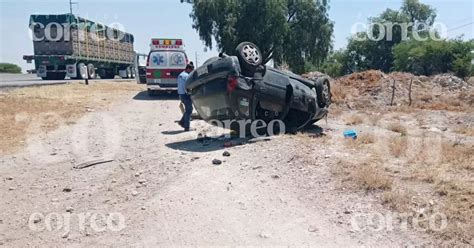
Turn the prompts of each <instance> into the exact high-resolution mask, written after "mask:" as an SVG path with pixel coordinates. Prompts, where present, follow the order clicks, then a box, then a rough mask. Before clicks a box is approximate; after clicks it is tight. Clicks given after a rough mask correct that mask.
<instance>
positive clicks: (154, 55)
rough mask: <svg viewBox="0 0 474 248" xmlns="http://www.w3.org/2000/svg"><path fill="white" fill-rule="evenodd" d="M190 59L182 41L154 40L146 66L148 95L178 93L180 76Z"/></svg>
mask: <svg viewBox="0 0 474 248" xmlns="http://www.w3.org/2000/svg"><path fill="white" fill-rule="evenodd" d="M187 63H188V57H187V55H186V53H185V51H184V45H183V41H182V40H181V39H152V41H151V44H150V53H149V54H148V60H147V66H146V84H147V89H148V94H149V95H150V96H153V95H155V93H156V92H157V91H168V92H171V91H176V90H177V89H178V76H179V74H180V73H181V72H182V71H184V69H185V68H186V65H187Z"/></svg>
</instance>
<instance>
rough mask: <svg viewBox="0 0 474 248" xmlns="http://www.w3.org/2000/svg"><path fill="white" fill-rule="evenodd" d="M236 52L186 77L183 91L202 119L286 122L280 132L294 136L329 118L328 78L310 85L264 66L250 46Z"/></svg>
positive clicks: (220, 56) (213, 59)
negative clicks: (327, 116) (293, 134)
mask: <svg viewBox="0 0 474 248" xmlns="http://www.w3.org/2000/svg"><path fill="white" fill-rule="evenodd" d="M237 54H238V55H237V56H227V55H225V54H220V55H219V57H214V58H211V59H209V60H208V61H206V62H205V63H204V64H203V65H202V66H200V67H198V68H197V69H196V70H194V71H193V72H192V73H191V74H190V76H189V78H188V81H187V82H186V88H187V90H188V92H189V93H190V95H191V99H192V101H193V104H194V106H195V107H196V109H197V111H198V113H199V115H200V116H201V117H202V118H203V119H204V120H206V121H208V122H210V123H216V122H215V121H214V120H217V121H229V120H237V121H239V120H246V121H250V122H253V121H257V120H260V121H263V122H264V123H267V124H268V123H270V122H272V121H279V122H278V123H283V124H284V125H283V126H282V125H280V126H279V127H278V128H279V129H282V128H284V131H285V132H294V131H298V130H301V129H303V128H305V127H308V126H310V125H312V124H313V123H315V122H316V121H318V120H320V119H322V118H324V117H325V116H326V115H327V114H328V107H329V105H330V102H331V94H330V84H329V79H328V78H327V77H321V78H318V79H317V80H315V81H313V80H308V79H304V78H302V77H300V76H299V75H296V74H293V73H291V72H287V71H281V70H277V69H274V68H272V67H269V66H265V65H262V64H261V61H262V58H261V56H259V55H260V51H259V50H258V47H256V46H255V45H254V44H252V43H250V42H243V43H241V44H240V45H239V46H238V47H237ZM231 128H232V129H234V128H235V127H233V126H232V127H231ZM240 130H241V129H240ZM246 131H248V130H246Z"/></svg>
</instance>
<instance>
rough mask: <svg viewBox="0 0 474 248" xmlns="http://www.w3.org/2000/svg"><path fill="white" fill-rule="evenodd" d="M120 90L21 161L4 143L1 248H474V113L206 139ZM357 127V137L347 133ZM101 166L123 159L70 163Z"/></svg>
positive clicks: (27, 142) (385, 117)
mask: <svg viewBox="0 0 474 248" xmlns="http://www.w3.org/2000/svg"><path fill="white" fill-rule="evenodd" d="M121 85H122V86H121V87H125V88H126V89H127V90H123V91H120V92H118V93H117V92H112V93H110V95H111V96H113V98H114V99H113V101H112V100H111V101H110V102H109V103H108V104H104V105H102V106H101V107H99V108H94V111H82V112H81V113H80V114H78V115H74V117H73V118H71V119H69V121H68V122H67V123H61V124H59V125H57V127H55V128H52V129H48V130H44V131H42V132H37V133H36V134H29V135H25V136H24V139H23V142H24V143H23V144H22V145H20V146H19V147H20V148H16V151H15V152H11V151H12V150H11V149H7V148H8V146H11V143H3V142H2V149H4V151H7V150H8V151H10V152H4V153H3V155H0V175H1V177H2V178H1V180H0V184H2V187H0V197H1V198H2V199H3V200H2V201H1V202H0V209H1V211H0V246H6V247H30V246H35V247H37V246H41V247H43V246H61V247H62V246H70V247H79V246H94V247H96V246H131V247H156V246H203V245H206V246H211V245H212V246H223V245H226V246H237V245H239V246H298V247H300V246H323V247H362V246H364V247H367V246H371V247H380V246H384V247H401V246H403V247H406V246H437V245H443V244H444V245H453V244H461V245H469V244H470V245H472V244H473V243H472V242H473V240H472V238H473V236H472V230H474V228H472V225H473V221H472V216H473V215H472V211H473V205H472V203H473V201H472V196H473V192H472V189H473V176H472V175H473V174H472V171H473V168H472V163H471V162H472V154H473V153H472V144H473V142H474V141H473V137H472V129H471V125H470V124H468V123H469V122H471V123H472V121H473V119H472V117H473V116H472V112H462V111H461V112H460V111H457V112H451V111H448V112H443V111H439V110H416V111H411V112H410V111H404V112H400V111H398V110H397V111H394V112H377V111H374V112H370V111H367V110H362V109H347V108H346V107H343V104H341V105H335V106H334V108H333V109H332V115H330V117H329V118H328V120H327V123H326V122H325V121H321V122H319V123H318V125H319V126H315V127H314V128H313V129H311V130H307V131H305V132H304V133H299V134H296V135H281V136H275V137H271V138H268V139H260V140H255V141H253V140H233V139H225V138H216V139H197V138H198V136H199V134H200V133H203V132H204V131H205V130H209V128H210V127H209V126H208V125H207V124H205V123H203V122H202V121H193V123H192V125H193V127H195V128H196V130H195V131H192V132H187V133H183V132H181V129H180V128H179V126H178V125H177V124H176V123H174V121H175V120H177V119H179V118H180V110H179V107H178V100H177V97H176V96H170V95H162V96H159V97H157V98H153V99H152V98H149V97H148V96H147V95H146V91H141V90H132V89H134V88H133V87H137V86H136V85H133V86H132V85H129V86H127V85H126V83H123V84H121ZM58 87H60V86H58ZM104 87H105V86H104ZM129 87H132V88H129ZM97 92H101V91H100V90H98V91H97ZM6 94H11V93H6ZM15 94H16V93H15ZM78 94H79V93H78ZM93 99H97V98H93ZM99 99H100V98H99ZM107 99H109V98H108V97H107ZM15 118H16V119H18V118H20V119H21V116H20V117H18V116H16V117H15ZM43 121H44V120H43V119H37V120H36V121H34V122H32V123H35V124H34V125H27V127H26V128H25V130H30V129H31V130H37V129H36V127H35V126H37V125H38V123H39V125H41V124H40V123H41V122H43ZM2 122H3V120H2ZM30 126H33V127H30ZM211 129H212V128H211ZM347 129H355V130H357V132H358V134H359V138H358V139H357V140H356V141H352V140H347V139H345V138H343V136H342V133H343V131H344V130H347ZM27 133H29V132H27ZM415 137H418V138H420V140H421V143H420V142H419V140H418V139H415ZM434 141H436V142H437V143H434ZM228 142H232V143H233V144H234V146H232V147H228V148H225V147H224V145H225V144H228ZM420 144H427V145H430V144H431V145H432V144H437V145H436V146H426V147H425V148H423V147H422V146H421V148H420ZM446 145H447V146H446ZM432 147H437V148H438V150H433V149H432ZM413 150H416V151H418V152H410V151H413ZM427 150H430V151H431V150H433V151H435V154H436V152H440V153H442V154H445V155H442V156H434V155H433V154H431V153H428V154H425V153H424V152H422V151H427ZM224 152H228V154H226V155H229V156H224ZM420 154H421V155H420ZM420 156H425V157H420ZM430 158H432V159H433V160H432V161H431V160H429V159H430ZM98 159H104V160H113V161H112V162H109V163H103V164H97V165H93V166H91V167H87V168H84V169H75V168H73V167H74V166H76V165H79V164H81V163H83V162H88V161H93V160H98ZM213 159H220V160H222V164H220V165H214V164H213V163H212V160H213ZM454 159H456V163H455V164H456V166H454V165H452V164H451V161H453V160H454ZM445 160H447V161H445ZM427 161H428V162H427ZM430 165H432V166H433V167H429V166H430ZM433 171H436V172H438V173H437V174H436V175H435V174H433V175H431V174H430V172H433ZM461 173H462V175H463V177H462V178H460V176H459V175H461ZM460 179H462V180H460ZM453 181H455V183H454V182H453ZM443 190H444V191H443ZM450 202H452V203H453V204H460V205H449V204H447V203H450ZM450 211H454V212H456V211H458V212H456V213H451V212H450ZM435 213H443V214H444V215H447V218H448V219H447V227H446V228H441V229H442V230H440V231H437V230H434V229H438V228H428V224H430V222H429V220H430V219H431V217H432V216H434V214H435ZM403 214H405V215H406V216H404V215H403ZM461 215H462V216H464V217H463V218H461V217H459V216H461ZM407 216H408V217H407ZM415 217H416V218H415ZM404 218H405V220H406V221H404ZM441 220H442V218H441ZM418 222H420V223H418ZM442 224H443V223H441V222H440V221H436V219H434V221H433V225H434V226H435V227H439V226H440V225H442Z"/></svg>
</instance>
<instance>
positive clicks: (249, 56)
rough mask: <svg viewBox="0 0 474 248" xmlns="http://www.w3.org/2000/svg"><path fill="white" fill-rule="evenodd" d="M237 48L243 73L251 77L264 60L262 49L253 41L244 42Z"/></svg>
mask: <svg viewBox="0 0 474 248" xmlns="http://www.w3.org/2000/svg"><path fill="white" fill-rule="evenodd" d="M236 50H237V57H238V58H239V61H240V65H241V66H242V69H243V71H242V72H243V74H244V75H246V76H249V77H251V76H253V74H254V73H255V70H256V69H257V67H258V66H259V65H261V64H262V61H263V57H262V53H261V52H260V49H259V48H258V47H257V46H256V45H255V44H253V43H251V42H242V43H240V44H239V45H238V46H237V48H236Z"/></svg>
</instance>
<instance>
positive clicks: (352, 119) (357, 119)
mask: <svg viewBox="0 0 474 248" xmlns="http://www.w3.org/2000/svg"><path fill="white" fill-rule="evenodd" d="M344 120H345V123H346V125H351V126H354V125H359V124H362V123H364V119H363V118H362V116H360V115H357V114H352V115H349V116H347V117H346V118H345V119H344Z"/></svg>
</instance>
